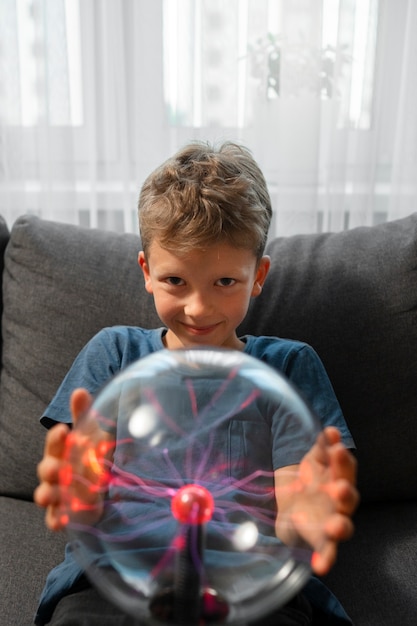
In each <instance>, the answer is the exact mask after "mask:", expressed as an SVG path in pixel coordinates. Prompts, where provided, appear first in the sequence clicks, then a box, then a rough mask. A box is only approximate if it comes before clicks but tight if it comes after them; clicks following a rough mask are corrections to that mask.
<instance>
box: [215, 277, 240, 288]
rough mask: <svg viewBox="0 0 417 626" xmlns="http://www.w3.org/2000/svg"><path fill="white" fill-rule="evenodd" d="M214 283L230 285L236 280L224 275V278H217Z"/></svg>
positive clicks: (223, 285)
mask: <svg viewBox="0 0 417 626" xmlns="http://www.w3.org/2000/svg"><path fill="white" fill-rule="evenodd" d="M216 284H217V285H219V286H220V287H232V286H233V285H234V284H236V280H235V279H234V278H228V277H227V276H225V277H224V278H219V280H218V281H217V283H216Z"/></svg>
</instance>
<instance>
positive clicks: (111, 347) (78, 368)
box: [41, 329, 121, 428]
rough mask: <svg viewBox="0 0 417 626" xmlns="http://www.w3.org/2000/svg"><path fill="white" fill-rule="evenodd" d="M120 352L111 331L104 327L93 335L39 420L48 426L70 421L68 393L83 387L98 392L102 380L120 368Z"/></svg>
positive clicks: (91, 391) (94, 392)
mask: <svg viewBox="0 0 417 626" xmlns="http://www.w3.org/2000/svg"><path fill="white" fill-rule="evenodd" d="M120 361H121V356H120V353H119V350H118V347H117V344H116V342H114V341H112V339H111V334H110V333H109V332H108V331H107V329H103V330H102V331H100V332H99V333H98V334H97V335H95V336H94V337H93V338H92V339H91V340H90V341H89V342H88V343H87V344H86V345H85V347H84V348H83V349H82V350H81V352H80V353H79V354H78V356H77V357H76V359H75V361H74V362H73V364H72V366H71V368H70V370H69V371H68V373H67V375H66V376H65V378H64V380H63V381H62V383H61V385H60V386H59V388H58V390H57V392H56V394H55V396H54V397H53V399H52V401H51V403H50V404H49V406H48V407H47V409H46V410H45V413H44V414H43V415H42V417H41V423H42V424H43V426H45V427H46V428H51V427H52V426H53V425H54V424H56V423H57V422H63V423H66V424H71V422H72V419H71V414H70V397H71V394H72V392H73V391H74V390H75V389H77V388H79V387H83V388H84V389H87V391H89V392H90V393H91V394H92V395H95V394H97V393H98V392H99V391H100V389H101V388H102V387H103V386H104V385H105V383H106V382H107V381H108V380H109V379H110V378H111V377H112V376H114V375H115V373H116V372H118V371H119V370H120V367H121V365H120Z"/></svg>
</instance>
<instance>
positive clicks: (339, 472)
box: [329, 443, 357, 485]
mask: <svg viewBox="0 0 417 626" xmlns="http://www.w3.org/2000/svg"><path fill="white" fill-rule="evenodd" d="M329 460H330V463H331V466H332V475H333V478H334V479H335V480H337V479H339V478H343V479H345V480H347V481H348V482H350V483H351V484H352V485H356V480H357V461H356V459H355V457H354V456H353V454H352V453H351V452H350V450H348V449H347V448H346V447H345V446H344V445H343V444H342V443H336V444H334V445H333V446H332V447H331V448H330V449H329Z"/></svg>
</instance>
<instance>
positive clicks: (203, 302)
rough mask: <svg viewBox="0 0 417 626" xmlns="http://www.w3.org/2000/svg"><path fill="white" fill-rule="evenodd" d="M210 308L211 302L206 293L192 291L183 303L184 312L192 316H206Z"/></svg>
mask: <svg viewBox="0 0 417 626" xmlns="http://www.w3.org/2000/svg"><path fill="white" fill-rule="evenodd" d="M211 310H212V304H211V303H210V299H209V298H208V296H207V294H204V293H202V292H201V291H193V293H191V294H189V295H188V297H187V300H186V302H185V305H184V313H185V314H186V315H188V316H189V317H192V318H199V317H201V318H203V317H207V315H209V314H210V312H211Z"/></svg>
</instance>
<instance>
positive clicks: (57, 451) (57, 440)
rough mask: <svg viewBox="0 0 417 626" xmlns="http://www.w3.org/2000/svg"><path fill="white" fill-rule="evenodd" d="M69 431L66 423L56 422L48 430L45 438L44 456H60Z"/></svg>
mask: <svg viewBox="0 0 417 626" xmlns="http://www.w3.org/2000/svg"><path fill="white" fill-rule="evenodd" d="M69 431H70V428H69V426H68V425H67V424H57V425H56V426H53V428H51V429H50V430H48V432H47V434H46V439H45V450H44V456H54V457H56V458H61V457H62V454H63V452H64V449H65V440H66V438H67V435H68V433H69Z"/></svg>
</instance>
